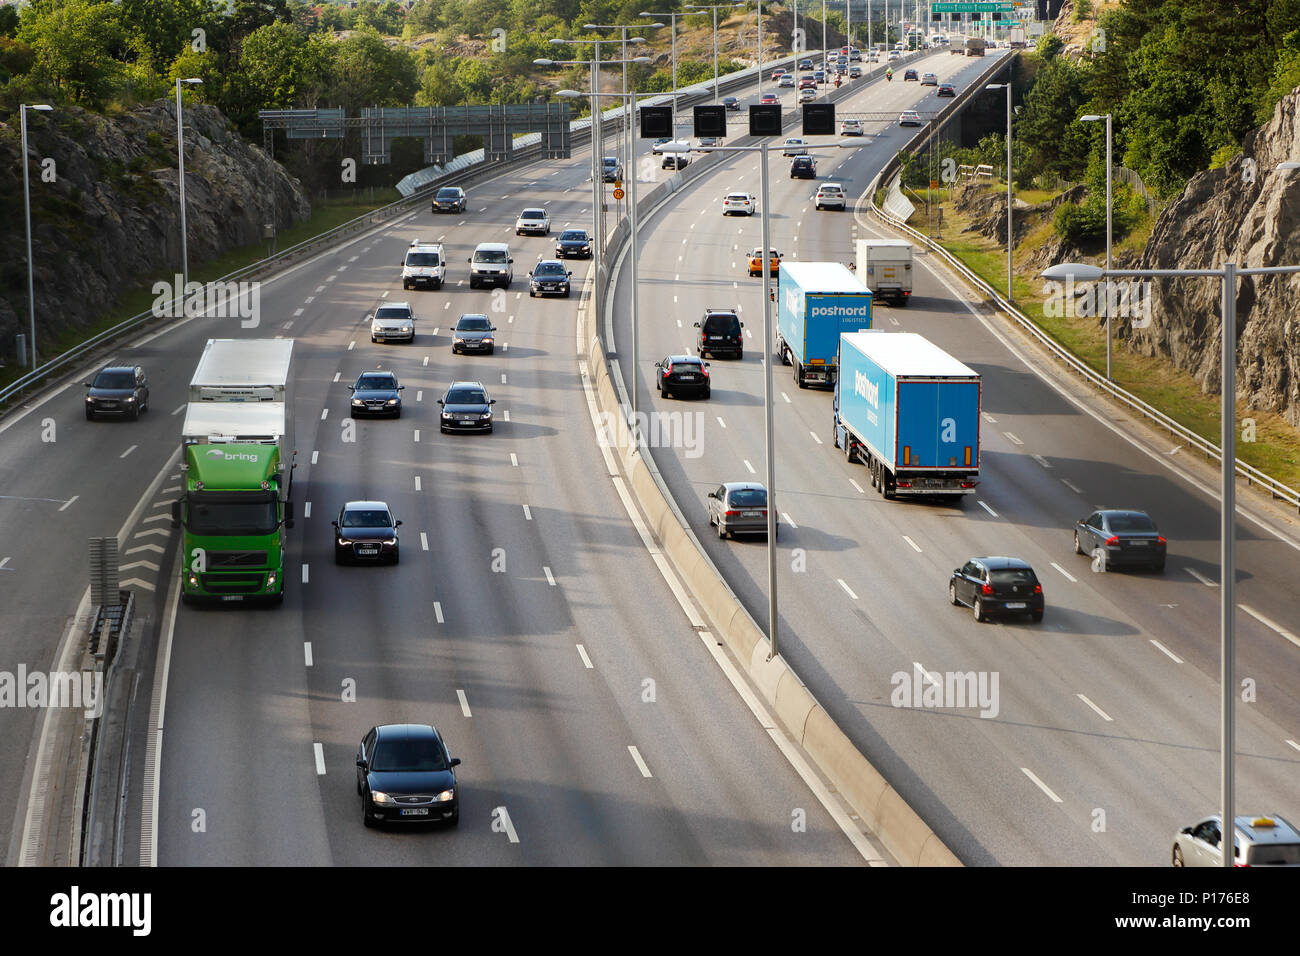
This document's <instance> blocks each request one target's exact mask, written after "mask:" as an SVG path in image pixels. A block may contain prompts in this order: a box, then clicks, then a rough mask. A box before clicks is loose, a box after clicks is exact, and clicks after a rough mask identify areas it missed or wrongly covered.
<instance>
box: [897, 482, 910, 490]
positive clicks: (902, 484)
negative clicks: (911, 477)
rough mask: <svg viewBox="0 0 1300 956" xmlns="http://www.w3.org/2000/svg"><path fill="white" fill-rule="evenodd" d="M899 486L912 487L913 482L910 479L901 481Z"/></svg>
mask: <svg viewBox="0 0 1300 956" xmlns="http://www.w3.org/2000/svg"><path fill="white" fill-rule="evenodd" d="M898 487H900V488H911V487H912V483H911V482H910V481H900V482H899V483H898Z"/></svg>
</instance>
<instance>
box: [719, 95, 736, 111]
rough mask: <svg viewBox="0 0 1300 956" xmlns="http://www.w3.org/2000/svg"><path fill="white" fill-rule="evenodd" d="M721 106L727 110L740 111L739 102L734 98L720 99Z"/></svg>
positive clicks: (725, 97)
mask: <svg viewBox="0 0 1300 956" xmlns="http://www.w3.org/2000/svg"><path fill="white" fill-rule="evenodd" d="M722 105H723V106H724V107H726V108H727V109H729V110H738V109H740V100H738V99H736V98H735V97H734V96H724V97H723V98H722Z"/></svg>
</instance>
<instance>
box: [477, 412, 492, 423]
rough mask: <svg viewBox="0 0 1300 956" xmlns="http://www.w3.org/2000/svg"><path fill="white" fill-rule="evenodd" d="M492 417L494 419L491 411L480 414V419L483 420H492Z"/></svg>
mask: <svg viewBox="0 0 1300 956" xmlns="http://www.w3.org/2000/svg"><path fill="white" fill-rule="evenodd" d="M491 419H492V413H491V412H484V413H483V414H482V415H480V416H479V421H481V422H486V421H491Z"/></svg>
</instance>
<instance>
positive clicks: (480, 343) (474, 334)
mask: <svg viewBox="0 0 1300 956" xmlns="http://www.w3.org/2000/svg"><path fill="white" fill-rule="evenodd" d="M496 330H497V329H496V326H495V325H493V324H492V323H491V321H489V319H488V317H487V316H486V315H473V314H470V315H462V316H461V317H460V318H459V319H458V320H457V321H456V329H455V331H453V332H452V335H451V352H452V354H453V355H455V354H456V353H457V352H486V353H487V354H488V355H491V354H492V353H493V351H495V349H496V340H495V339H494V338H493V337H492V333H493V332H495V331H496Z"/></svg>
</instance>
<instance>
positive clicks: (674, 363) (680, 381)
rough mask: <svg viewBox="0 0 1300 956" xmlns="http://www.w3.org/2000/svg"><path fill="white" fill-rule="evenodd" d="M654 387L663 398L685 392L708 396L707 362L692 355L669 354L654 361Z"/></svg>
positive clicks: (680, 394) (679, 395) (678, 395)
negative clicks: (655, 370) (661, 359)
mask: <svg viewBox="0 0 1300 956" xmlns="http://www.w3.org/2000/svg"><path fill="white" fill-rule="evenodd" d="M655 368H656V369H657V370H658V373H657V374H656V375H655V387H656V388H658V389H659V394H660V395H662V396H663V397H664V398H668V397H669V396H673V395H675V396H677V397H678V398H680V397H681V396H682V395H685V394H695V395H701V396H703V397H704V398H708V397H709V390H710V389H709V363H708V362H705V361H702V360H701V359H699V358H696V357H695V356H694V355H669V356H668V357H667V358H665V359H664V360H663V361H662V362H655Z"/></svg>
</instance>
